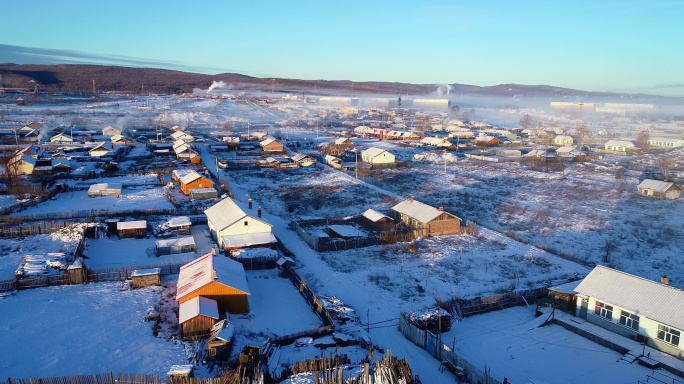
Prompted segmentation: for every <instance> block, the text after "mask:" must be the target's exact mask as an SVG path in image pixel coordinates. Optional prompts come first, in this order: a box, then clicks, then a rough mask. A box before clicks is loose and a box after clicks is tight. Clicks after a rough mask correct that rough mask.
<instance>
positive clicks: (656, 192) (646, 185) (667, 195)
mask: <svg viewBox="0 0 684 384" xmlns="http://www.w3.org/2000/svg"><path fill="white" fill-rule="evenodd" d="M637 193H638V194H640V195H641V196H648V197H657V198H661V199H679V198H680V197H681V195H682V189H681V188H680V187H679V186H677V184H675V183H672V182H669V181H660V180H652V179H645V180H644V181H642V182H641V183H640V184H639V185H637Z"/></svg>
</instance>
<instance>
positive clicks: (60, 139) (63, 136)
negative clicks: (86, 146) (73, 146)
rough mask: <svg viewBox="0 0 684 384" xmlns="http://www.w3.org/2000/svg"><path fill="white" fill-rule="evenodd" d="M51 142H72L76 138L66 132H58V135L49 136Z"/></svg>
mask: <svg viewBox="0 0 684 384" xmlns="http://www.w3.org/2000/svg"><path fill="white" fill-rule="evenodd" d="M50 142H51V143H74V142H76V140H74V138H73V137H71V136H69V135H67V134H66V133H60V134H58V135H55V136H52V137H51V138H50Z"/></svg>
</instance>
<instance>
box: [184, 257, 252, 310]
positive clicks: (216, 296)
mask: <svg viewBox="0 0 684 384" xmlns="http://www.w3.org/2000/svg"><path fill="white" fill-rule="evenodd" d="M198 296H202V297H206V298H209V299H212V300H215V301H216V303H217V306H218V311H219V313H225V312H229V313H247V312H249V302H248V297H249V288H248V286H247V278H246V276H245V271H244V268H243V267H242V264H240V263H239V262H237V261H235V260H232V259H230V258H229V257H225V256H213V255H212V254H211V253H207V254H206V255H204V256H202V257H200V258H197V259H195V260H193V261H191V262H189V263H187V264H185V265H183V266H182V267H181V268H180V272H179V275H178V283H177V285H176V301H178V303H179V304H183V303H185V302H187V301H189V300H190V299H193V298H196V297H198Z"/></svg>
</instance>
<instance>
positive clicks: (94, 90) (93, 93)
mask: <svg viewBox="0 0 684 384" xmlns="http://www.w3.org/2000/svg"><path fill="white" fill-rule="evenodd" d="M94 94H95V80H93V95H94Z"/></svg>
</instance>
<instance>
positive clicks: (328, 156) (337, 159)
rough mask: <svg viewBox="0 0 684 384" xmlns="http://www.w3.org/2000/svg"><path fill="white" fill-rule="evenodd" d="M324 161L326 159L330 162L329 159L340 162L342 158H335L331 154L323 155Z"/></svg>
mask: <svg viewBox="0 0 684 384" xmlns="http://www.w3.org/2000/svg"><path fill="white" fill-rule="evenodd" d="M325 161H327V162H331V161H334V162H340V161H342V160H340V159H339V158H337V157H335V156H333V155H325Z"/></svg>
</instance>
